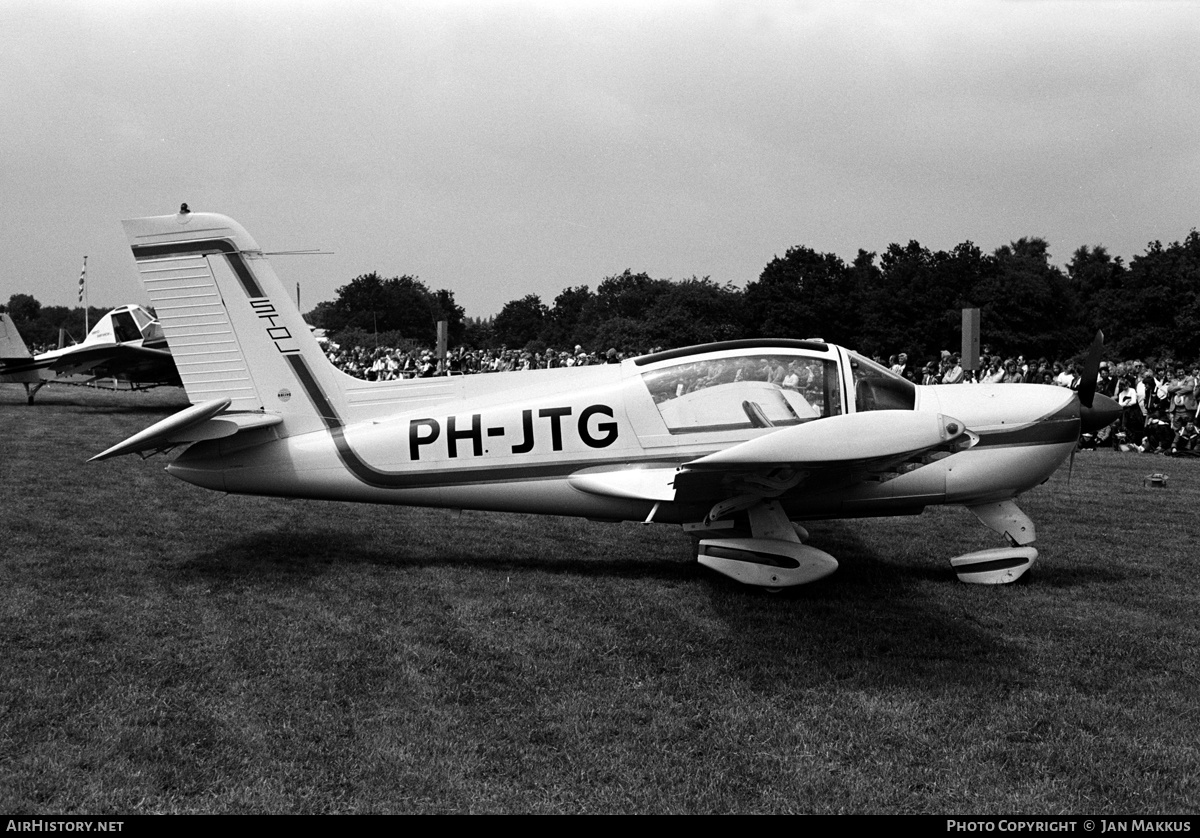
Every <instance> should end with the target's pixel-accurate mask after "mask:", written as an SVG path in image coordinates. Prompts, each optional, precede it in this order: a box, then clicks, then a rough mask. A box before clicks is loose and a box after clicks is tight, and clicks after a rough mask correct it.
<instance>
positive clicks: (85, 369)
mask: <svg viewBox="0 0 1200 838" xmlns="http://www.w3.org/2000/svg"><path fill="white" fill-rule="evenodd" d="M36 362H37V363H38V364H39V365H44V367H45V368H47V369H49V370H51V371H53V372H54V374H55V375H56V376H60V377H61V376H70V375H81V376H90V377H91V378H120V379H125V380H127V381H133V382H137V383H139V384H179V372H178V371H177V370H176V369H175V361H174V360H173V359H172V357H171V353H170V351H168V350H166V349H154V348H151V347H147V346H134V345H131V344H128V343H105V344H92V345H87V344H81V345H80V346H77V347H70V348H69V349H63V350H57V351H55V352H51V353H47V354H46V355H39V356H38V357H37V359H36Z"/></svg>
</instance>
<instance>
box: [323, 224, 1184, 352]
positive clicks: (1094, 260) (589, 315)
mask: <svg viewBox="0 0 1200 838" xmlns="http://www.w3.org/2000/svg"><path fill="white" fill-rule="evenodd" d="M368 290H369V292H370V293H366V292H368ZM386 294H394V295H395V297H394V299H395V300H396V303H395V304H394V307H393V308H392V309H391V312H390V314H389V315H388V317H387V319H382V318H383V317H384V315H383V310H382V308H380V306H382V305H383V304H382V303H381V302H380V301H381V300H382V299H383V298H384V295H386ZM418 298H420V299H418ZM401 300H409V301H410V302H400V301H401ZM963 308H978V309H980V316H981V322H982V333H983V342H984V343H986V344H987V345H988V346H990V347H991V349H992V351H993V352H995V353H997V354H1001V355H1017V354H1024V355H1026V356H1030V355H1033V356H1045V357H1047V358H1052V359H1053V358H1069V357H1071V356H1073V355H1077V354H1079V353H1080V352H1081V351H1082V350H1083V349H1085V348H1086V347H1087V346H1088V345H1089V344H1090V342H1091V339H1092V336H1093V335H1094V334H1095V332H1096V331H1097V330H1098V329H1103V330H1104V332H1105V335H1106V342H1107V345H1108V347H1109V354H1110V355H1112V356H1113V357H1120V358H1161V357H1165V356H1170V357H1173V358H1181V359H1182V358H1186V359H1192V360H1195V359H1200V234H1197V232H1196V231H1195V230H1193V231H1192V232H1191V233H1190V234H1189V235H1188V236H1187V237H1186V238H1185V239H1184V240H1183V241H1182V242H1174V243H1172V244H1169V245H1163V244H1162V243H1161V242H1157V241H1155V242H1152V243H1151V244H1150V245H1148V246H1147V248H1146V251H1145V253H1143V254H1141V255H1138V256H1135V257H1134V258H1133V259H1131V260H1130V261H1129V263H1128V264H1126V263H1125V262H1124V261H1123V260H1122V259H1121V258H1120V257H1114V256H1112V255H1110V254H1109V253H1108V251H1107V250H1106V249H1105V248H1104V247H1102V246H1083V247H1080V248H1078V249H1077V250H1076V251H1075V252H1074V254H1073V255H1072V257H1071V259H1070V261H1069V262H1068V263H1067V264H1066V266H1065V268H1060V267H1058V266H1056V265H1053V264H1051V263H1050V253H1049V249H1048V246H1047V243H1046V241H1045V240H1044V239H1041V238H1036V237H1033V238H1022V239H1020V240H1018V241H1015V242H1012V243H1010V244H1007V245H1004V246H1002V247H999V248H997V249H996V250H995V251H993V252H991V253H985V252H983V251H982V250H981V249H980V248H979V247H977V246H976V245H975V244H973V243H972V242H969V241H968V242H963V243H962V244H960V245H958V246H956V247H954V248H953V249H951V250H948V251H947V250H931V249H929V248H927V247H924V246H922V245H921V244H920V243H918V242H916V241H910V242H909V243H908V244H907V245H900V244H892V245H890V246H889V247H888V248H887V249H886V250H885V251H884V252H883V253H881V254H877V253H873V252H868V251H865V250H860V251H859V252H858V255H857V256H856V257H855V258H854V260H853V261H851V262H849V263H847V262H846V261H845V260H843V259H842V258H841V257H840V256H838V255H836V254H833V253H820V252H818V251H816V250H813V249H812V248H809V247H805V246H796V247H793V248H790V249H789V250H788V251H787V252H786V253H785V254H784V255H783V256H776V257H775V258H773V259H772V260H771V261H770V262H769V263H767V265H766V267H764V268H763V270H762V273H761V274H760V275H759V277H758V278H757V279H756V280H753V281H751V282H750V283H748V284H747V285H746V287H745V288H744V289H739V288H737V287H735V286H733V285H729V284H726V285H721V284H718V283H716V282H713V281H712V280H711V279H709V278H707V277H704V278H697V277H692V278H690V279H684V280H678V281H676V280H669V279H655V278H653V277H650V276H649V275H647V274H646V273H634V272H633V271H631V270H626V271H625V272H623V273H621V274H618V275H616V276H610V277H607V278H605V279H603V280H601V282H600V283H599V284H598V285H597V286H596V288H595V290H592V289H591V288H590V287H589V286H587V285H579V286H575V287H570V288H565V289H563V291H562V292H561V293H560V294H558V296H557V297H555V299H554V300H553V302H552V303H550V304H547V303H546V302H544V301H543V300H542V299H541V298H540V297H539V296H538V295H536V294H528V295H525V296H523V297H520V298H518V299H514V300H511V301H510V302H508V303H506V304H505V305H504V307H503V308H502V309H501V310H500V312H499V313H498V314H496V315H495V317H493V318H489V319H486V320H483V319H469V318H464V317H463V316H462V309H461V308H460V307H458V306H457V305H455V304H454V298H453V295H452V294H451V293H450V292H448V291H436V292H430V291H429V290H428V289H427V288H425V286H424V285H423V284H422V283H421V282H420V281H419V280H417V279H415V278H413V277H408V276H405V277H397V278H392V279H382V278H380V277H379V276H378V275H377V274H369V275H367V276H363V277H358V278H357V279H356V280H354V282H352V283H350V285H348V286H345V287H343V288H341V289H339V290H338V297H337V299H336V300H335V301H334V302H332V303H324V304H322V305H321V306H318V308H317V309H316V310H315V311H313V312H312V313H311V314H310V322H312V323H313V324H314V325H318V326H323V327H325V328H327V329H329V330H330V331H331V332H333V333H334V334H335V335H337V334H342V335H347V334H348V331H349V330H353V329H358V330H359V333H358V337H359V338H360V340H359V341H358V342H360V343H361V342H362V340H361V338H362V337H364V335H363V334H362V332H363V331H365V330H366V329H367V321H368V318H373V321H374V325H375V326H377V329H376V330H375V331H383V330H384V326H383V324H384V323H386V324H388V328H392V324H396V325H395V328H396V329H398V330H399V332H398V334H399V336H400V337H401V338H403V339H410V340H412V341H415V342H416V343H417V344H419V345H426V346H428V345H432V342H433V339H434V338H433V335H434V327H433V325H432V324H431V322H430V320H428V319H427V318H429V317H430V316H432V317H434V318H435V319H436V318H437V317H439V316H440V317H442V318H443V319H448V320H449V322H450V331H451V345H452V346H454V345H461V344H465V345H469V346H474V347H477V348H498V347H500V346H506V347H508V348H510V349H530V350H534V349H538V350H540V349H543V348H545V347H554V348H560V349H562V348H565V349H570V348H571V347H573V346H574V345H576V344H580V345H583V346H584V347H586V348H587V349H588V350H590V351H593V352H603V351H604V350H605V349H607V348H609V347H612V348H616V349H618V350H619V351H622V352H629V351H637V352H641V351H648V350H650V349H652V348H674V347H678V346H687V345H689V344H696V343H708V342H712V341H720V340H732V339H737V338H756V337H793V338H822V339H824V340H827V341H830V342H833V343H839V344H843V345H845V346H850V347H854V348H856V349H859V350H861V351H863V352H866V353H869V354H875V355H883V356H887V355H889V354H893V353H897V352H907V353H909V354H910V355H913V356H914V357H932V356H937V355H938V354H939V353H940V351H941V350H950V351H952V352H956V351H957V350H958V348H959V347H960V346H961V323H962V320H961V314H960V312H961V310H962V309H963ZM403 318H407V320H406V321H405V323H404V325H400V324H401V320H402V319H403ZM423 318H424V319H423ZM395 336H396V335H390V336H389V337H395ZM389 345H397V344H396V343H394V342H393V343H391V344H389Z"/></svg>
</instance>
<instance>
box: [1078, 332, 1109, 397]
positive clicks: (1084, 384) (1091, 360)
mask: <svg viewBox="0 0 1200 838" xmlns="http://www.w3.org/2000/svg"><path fill="white" fill-rule="evenodd" d="M1102 354H1104V332H1096V339H1095V340H1094V341H1092V348H1091V349H1089V350H1088V354H1087V360H1086V361H1085V362H1084V364H1083V373H1082V375H1081V376H1080V378H1079V403H1080V404H1081V405H1083V406H1084V407H1091V406H1092V400H1093V399H1095V398H1096V379H1097V378H1099V377H1100V356H1101V355H1102Z"/></svg>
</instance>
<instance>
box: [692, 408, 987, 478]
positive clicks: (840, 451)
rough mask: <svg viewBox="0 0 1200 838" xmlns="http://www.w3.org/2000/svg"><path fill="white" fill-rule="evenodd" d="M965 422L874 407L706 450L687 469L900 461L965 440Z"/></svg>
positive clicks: (815, 466) (818, 465)
mask: <svg viewBox="0 0 1200 838" xmlns="http://www.w3.org/2000/svg"><path fill="white" fill-rule="evenodd" d="M968 435H969V432H968V431H967V430H966V428H965V427H964V425H963V423H962V422H960V421H958V420H957V419H952V418H951V417H949V416H944V415H942V414H940V413H921V412H915V411H906V410H875V411H868V412H866V413H851V414H848V415H844V416H831V417H829V418H827V419H820V420H817V421H813V422H806V423H804V424H802V425H794V426H792V427H788V428H782V429H780V430H778V431H775V432H773V433H769V434H765V435H763V436H760V437H757V438H755V439H752V440H749V441H748V442H743V443H741V444H740V445H735V446H733V447H732V448H726V449H725V450H723V451H717V452H716V453H713V454H709V455H708V456H706V457H701V458H700V459H698V460H692V461H691V462H690V463H686V464H685V468H687V469H689V470H697V471H698V470H724V469H730V468H770V467H774V466H791V467H803V468H821V467H829V466H842V465H852V464H868V463H875V462H886V461H889V460H892V461H894V460H898V459H904V458H906V457H910V456H912V455H914V454H918V453H920V452H922V451H928V450H930V449H932V448H937V447H938V446H940V445H945V444H948V443H951V442H955V441H956V440H959V439H960V438H962V439H966V438H968Z"/></svg>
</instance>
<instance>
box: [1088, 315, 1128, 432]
mask: <svg viewBox="0 0 1200 838" xmlns="http://www.w3.org/2000/svg"><path fill="white" fill-rule="evenodd" d="M1103 354H1104V332H1096V339H1095V340H1093V341H1092V348H1091V349H1089V350H1088V354H1087V360H1086V361H1084V364H1083V374H1082V375H1081V377H1080V379H1079V432H1080V433H1084V434H1094V433H1096V432H1097V431H1099V430H1100V429H1101V428H1106V427H1108V426H1109V425H1111V424H1112V423H1113V422H1115V421H1117V418H1118V417H1119V416H1120V415H1121V406H1120V405H1118V404H1117V403H1116V402H1115V401H1113V400H1112V399H1111V398H1109V397H1108V396H1106V395H1104V394H1103V393H1101V394H1099V395H1097V393H1096V379H1097V378H1099V377H1100V356H1101V355H1103Z"/></svg>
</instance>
